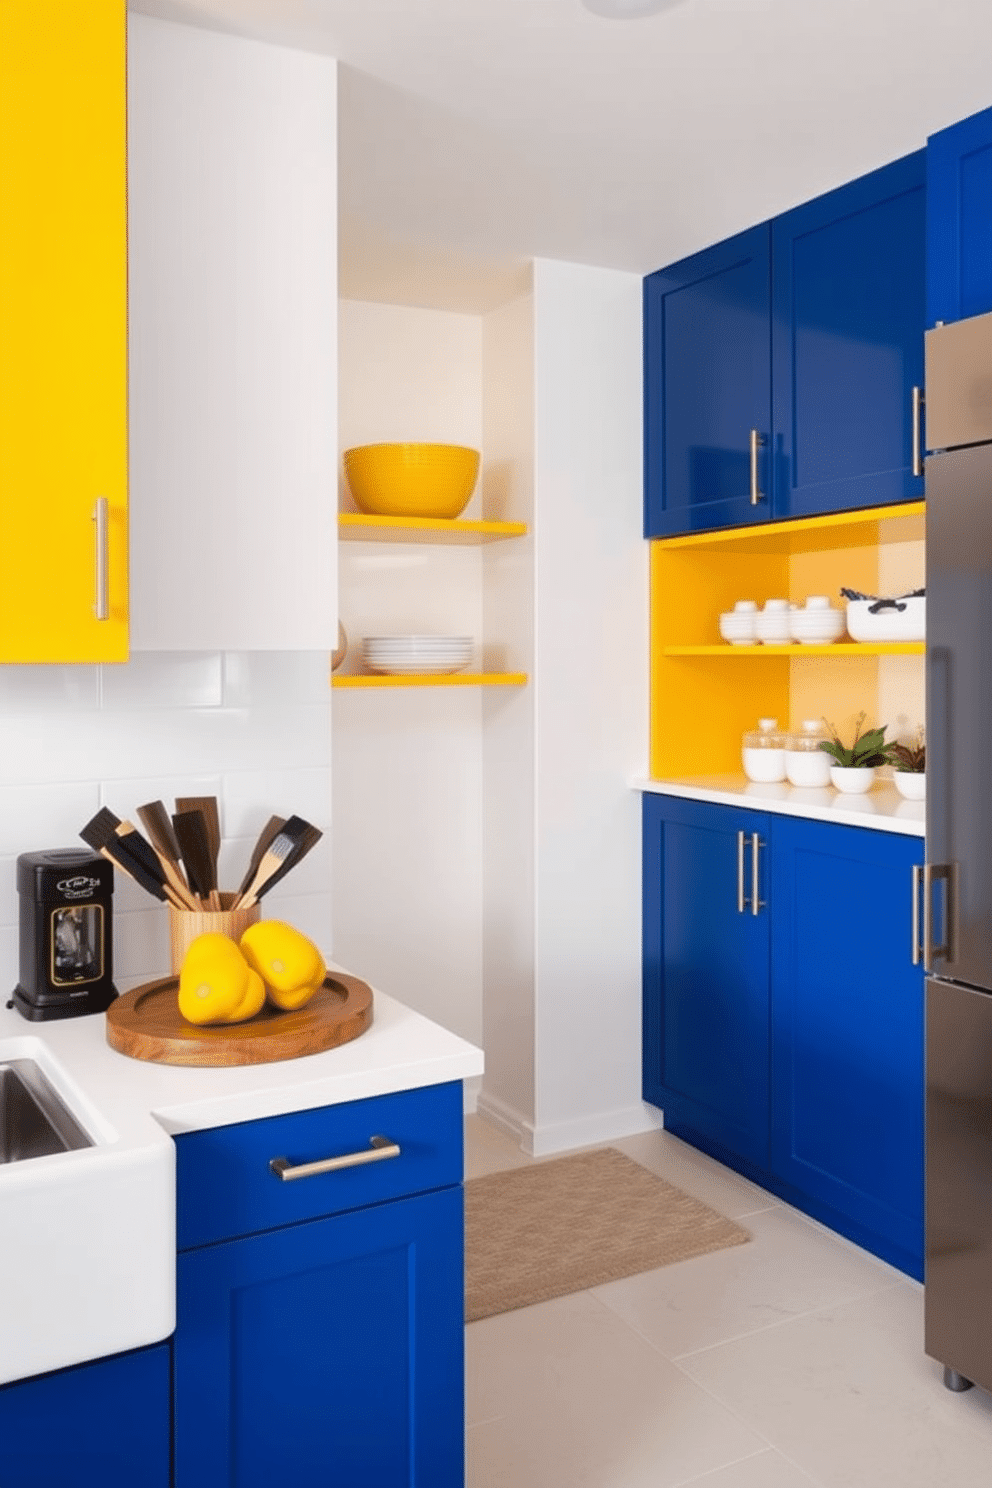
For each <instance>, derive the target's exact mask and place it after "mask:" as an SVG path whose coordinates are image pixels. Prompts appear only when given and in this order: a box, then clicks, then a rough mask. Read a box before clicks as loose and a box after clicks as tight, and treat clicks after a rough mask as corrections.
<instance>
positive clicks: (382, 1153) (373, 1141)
mask: <svg viewBox="0 0 992 1488" xmlns="http://www.w3.org/2000/svg"><path fill="white" fill-rule="evenodd" d="M399 1155H400V1148H399V1143H398V1142H391V1141H390V1140H389V1138H388V1137H370V1138H369V1146H368V1151H366V1152H346V1153H345V1154H344V1155H343V1156H342V1157H322V1158H321V1159H320V1161H319V1162H311V1163H297V1164H296V1166H295V1167H290V1165H289V1159H288V1158H285V1157H274V1158H273V1159H272V1161H271V1162H270V1163H269V1167H270V1168H271V1170H272V1172H273V1173H275V1175H276V1177H277V1178H281V1179H282V1181H283V1182H284V1183H289V1182H291V1181H292V1180H293V1179H294V1178H316V1176H317V1174H318V1173H333V1172H335V1171H336V1170H337V1169H338V1168H360V1167H363V1166H364V1164H365V1163H373V1162H384V1161H385V1159H386V1158H387V1157H399Z"/></svg>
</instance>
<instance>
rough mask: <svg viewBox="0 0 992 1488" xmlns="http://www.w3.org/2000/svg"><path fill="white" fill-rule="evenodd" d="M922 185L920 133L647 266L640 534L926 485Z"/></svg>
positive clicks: (882, 500)
mask: <svg viewBox="0 0 992 1488" xmlns="http://www.w3.org/2000/svg"><path fill="white" fill-rule="evenodd" d="M926 191H927V187H926V152H925V151H922V150H921V151H918V152H917V153H916V154H915V155H910V156H907V157H906V158H905V159H903V160H897V161H895V162H894V164H892V165H889V166H885V167H883V169H881V170H877V171H873V172H872V173H871V174H870V175H867V176H862V177H860V178H859V179H858V180H856V181H852V182H851V183H850V184H848V185H846V186H843V187H840V188H839V189H838V190H836V191H831V192H828V193H827V194H826V195H824V196H821V197H817V198H816V200H814V201H812V202H808V203H806V204H805V205H804V206H801V207H797V208H796V209H795V210H793V211H791V212H788V213H786V214H784V215H783V216H781V217H778V218H775V219H774V221H772V222H771V223H765V224H763V225H762V226H760V227H755V228H752V229H750V231H748V232H745V233H741V234H740V235H739V236H737V237H735V238H729V239H727V241H726V242H723V243H719V244H717V245H716V247H714V248H709V249H706V250H705V251H704V252H702V253H697V254H694V255H693V256H692V257H691V258H687V259H683V260H682V261H681V262H680V263H677V264H674V265H672V267H671V268H667V269H659V270H658V271H657V272H656V273H654V274H649V275H648V276H647V278H646V279H645V281H644V491H645V536H646V537H667V536H670V535H672V534H673V533H679V532H696V531H702V530H705V529H707V528H714V527H737V526H743V525H745V524H748V523H751V522H755V521H767V520H768V519H769V518H771V519H773V520H778V519H781V518H785V517H801V516H813V515H818V514H820V513H824V512H834V511H848V510H851V509H852V508H856V507H866V506H883V505H887V504H889V503H891V502H899V501H914V500H919V499H920V498H921V497H922V495H923V478H922V474H919V475H914V473H913V471H914V467H916V468H920V469H922V467H921V466H920V465H919V459H918V458H917V459H916V460H914V451H915V453H916V454H917V456H918V455H919V453H920V451H919V432H918V431H919V418H918V416H916V415H915V414H914V392H913V389H914V388H916V389H921V388H922V383H923V331H924V315H925V308H926V306H925V279H926V272H925V251H926ZM916 408H917V413H918V402H917V405H916Z"/></svg>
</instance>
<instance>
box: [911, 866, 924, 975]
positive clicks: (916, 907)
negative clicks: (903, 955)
mask: <svg viewBox="0 0 992 1488" xmlns="http://www.w3.org/2000/svg"><path fill="white" fill-rule="evenodd" d="M922 872H923V870H922V869H921V867H920V865H919V863H914V864H913V914H912V919H913V930H912V934H913V965H914V966H919V964H920V878H921V876H922Z"/></svg>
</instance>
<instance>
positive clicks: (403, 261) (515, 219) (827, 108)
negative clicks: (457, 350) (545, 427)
mask: <svg viewBox="0 0 992 1488" xmlns="http://www.w3.org/2000/svg"><path fill="white" fill-rule="evenodd" d="M131 8H132V9H134V10H139V11H142V12H143V13H145V14H148V15H156V16H159V17H162V18H164V19H167V20H175V21H183V22H186V23H189V24H198V25H204V26H209V27H211V28H215V29H219V30H226V31H231V32H234V33H236V34H238V35H242V36H249V37H255V38H258V39H260V40H266V41H272V42H279V43H283V44H286V45H289V46H296V47H301V48H304V49H307V50H313V51H320V52H326V53H328V54H330V55H332V56H335V57H337V58H338V59H339V61H340V62H341V63H342V67H341V74H340V141H339V143H340V212H341V217H340V232H341V236H340V288H341V293H342V294H343V295H345V296H347V297H349V298H353V299H369V300H383V301H388V302H394V303H401V304H409V305H428V306H434V307H437V308H446V309H454V310H462V311H467V312H473V313H478V312H481V311H483V310H486V309H489V308H491V307H492V306H493V305H496V304H498V303H500V302H501V301H502V300H504V299H506V298H508V297H509V296H510V295H511V294H512V293H514V292H515V291H516V289H517V288H518V287H519V285H520V284H521V282H523V279H524V278H525V276H526V265H527V263H528V262H529V261H530V259H532V258H534V257H542V258H556V259H565V260H570V261H573V262H577V263H587V264H600V265H603V266H606V267H612V268H619V269H627V270H632V271H634V272H637V273H646V272H648V271H650V270H651V269H654V268H657V267H659V266H660V265H662V264H665V263H670V262H672V261H673V260H674V259H676V258H679V257H681V256H682V255H683V254H685V253H689V252H692V251H693V250H695V249H697V248H700V247H703V246H705V245H706V244H707V243H711V242H715V241H717V240H718V239H720V238H722V237H725V236H727V235H728V234H729V233H732V232H736V231H738V230H740V229H742V228H744V227H748V226H750V225H751V224H753V223H755V222H760V221H762V220H763V219H765V218H766V217H769V216H771V215H773V214H774V213H776V212H779V211H782V210H784V209H786V208H788V207H790V206H792V205H794V204H796V203H797V202H800V201H804V200H806V199H808V198H809V197H811V196H815V195H816V194H817V193H818V192H820V191H823V190H827V189H828V188H830V187H831V186H834V185H838V184H839V183H841V182H842V181H845V180H849V179H850V178H851V177H853V176H856V175H859V174H860V173H861V172H863V171H867V170H871V169H872V168H873V167H875V166H877V165H882V164H884V163H885V162H886V161H888V160H893V159H895V158H896V157H897V156H899V155H903V154H906V153H908V152H909V151H911V150H915V149H918V148H920V147H921V146H922V145H923V144H924V142H925V140H926V137H927V135H928V134H929V133H932V132H933V131H934V130H935V129H939V128H942V127H943V126H944V125H946V124H950V123H952V122H953V121H954V120H956V119H959V118H963V117H964V116H965V115H967V114H970V113H974V112H975V111H976V110H978V109H981V108H986V107H988V106H989V105H992V66H990V63H992V0H675V3H674V4H671V5H670V6H669V8H667V9H665V10H664V11H662V12H661V13H660V14H658V15H655V16H652V17H650V18H647V19H642V20H617V21H611V20H606V19H603V18H601V17H600V16H597V15H593V14H591V13H590V12H589V11H587V10H585V9H584V8H583V7H582V5H581V4H580V0H131Z"/></svg>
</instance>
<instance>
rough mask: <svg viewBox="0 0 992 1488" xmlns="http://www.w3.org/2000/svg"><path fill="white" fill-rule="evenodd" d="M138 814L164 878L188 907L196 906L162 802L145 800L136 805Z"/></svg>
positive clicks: (180, 853) (174, 835)
mask: <svg viewBox="0 0 992 1488" xmlns="http://www.w3.org/2000/svg"><path fill="white" fill-rule="evenodd" d="M138 816H139V817H140V818H141V824H142V826H143V827H144V829H145V831H146V832H147V833H148V836H149V837H150V838H151V843H152V846H153V847H154V849H155V851H156V852H157V853H158V856H159V861H160V862H161V864H162V869H163V871H164V873H165V876H166V879H167V880H168V882H169V883H170V884H171V885H172V887H173V889H174V890H175V891H176V893H177V894H178V895H179V897H180V899H182V901H183V902H184V903H185V904H186V905H187V906H188V907H189V908H190V909H195V908H197V907H198V903H197V900H196V898H195V896H194V895H193V893H192V891H191V890H190V887H189V884H188V883H187V882H186V880H185V878H184V877H183V871H182V868H181V867H180V864H179V860H180V858H181V857H182V850H181V849H180V846H179V839H178V838H177V837H176V834H175V831H174V830H173V826H172V822H171V821H170V820H169V813H168V812H167V811H166V809H165V806H164V804H163V803H162V802H161V801H147V802H146V803H145V805H144V806H139V807H138Z"/></svg>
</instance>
